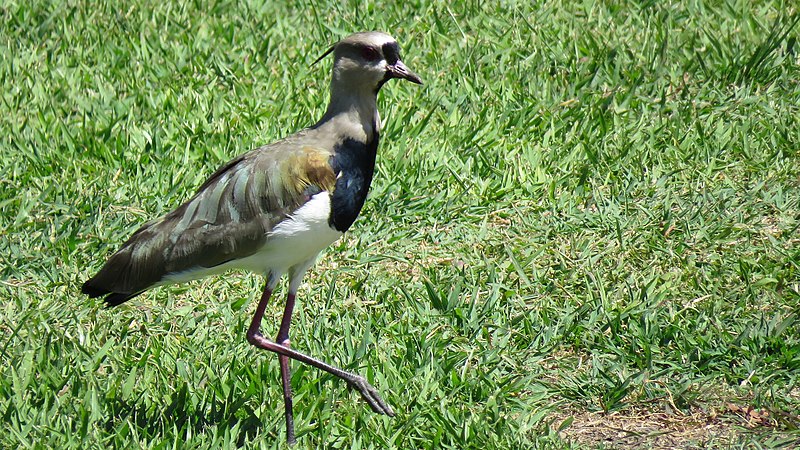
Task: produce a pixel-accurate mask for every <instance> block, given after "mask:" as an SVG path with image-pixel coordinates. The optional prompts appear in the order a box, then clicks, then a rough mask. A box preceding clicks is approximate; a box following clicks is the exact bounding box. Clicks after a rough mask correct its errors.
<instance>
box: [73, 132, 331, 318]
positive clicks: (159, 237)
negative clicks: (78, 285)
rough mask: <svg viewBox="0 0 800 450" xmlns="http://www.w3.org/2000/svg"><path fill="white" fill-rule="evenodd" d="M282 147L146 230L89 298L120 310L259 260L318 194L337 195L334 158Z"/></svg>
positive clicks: (235, 164)
mask: <svg viewBox="0 0 800 450" xmlns="http://www.w3.org/2000/svg"><path fill="white" fill-rule="evenodd" d="M278 144H280V143H278ZM278 144H273V145H271V146H267V147H262V148H259V149H256V150H254V151H252V152H250V153H246V154H244V155H241V156H239V157H237V158H235V159H233V160H232V161H230V162H229V163H227V164H226V165H224V166H223V167H221V168H220V169H218V170H217V171H216V172H214V173H213V174H212V175H211V176H210V177H209V178H208V180H206V182H205V183H203V185H202V186H200V188H199V189H198V191H197V193H196V194H195V195H194V196H193V197H192V198H191V199H189V200H188V201H187V202H186V203H184V204H182V205H181V206H179V207H178V208H177V209H175V210H174V211H172V212H170V213H169V214H167V215H165V216H163V217H161V218H160V219H156V220H154V221H151V222H148V223H146V224H145V225H144V226H142V227H141V228H140V229H139V230H137V231H136V232H135V233H134V234H133V235H132V236H131V237H130V239H128V241H126V242H125V243H124V244H123V245H122V247H121V248H120V250H119V251H118V252H117V253H115V254H114V255H112V256H111V258H109V260H108V261H107V262H106V264H105V265H104V266H103V267H102V268H101V269H100V271H99V272H98V273H97V274H96V275H95V276H94V277H93V278H91V279H90V280H89V281H87V282H86V283H85V284H84V285H83V292H84V293H86V294H89V295H91V296H94V297H97V296H101V295H106V294H112V295H109V297H107V298H106V300H113V301H114V303H115V304H118V303H121V302H124V301H126V300H128V299H129V298H131V297H133V296H135V295H137V294H138V293H140V292H142V291H144V290H146V289H148V288H149V287H152V286H153V285H156V284H159V283H160V282H161V281H162V280H164V277H165V276H167V275H169V274H172V273H179V272H184V271H188V270H192V269H195V268H211V267H215V266H217V265H220V264H223V263H225V262H228V261H231V260H234V259H239V258H244V257H247V256H249V255H252V254H253V253H255V252H257V251H258V249H259V248H260V247H261V246H263V245H264V244H265V243H266V241H267V239H268V236H269V232H270V231H271V230H272V229H273V228H274V227H275V225H277V224H278V223H279V222H280V221H282V220H283V219H284V218H286V217H287V216H288V215H290V214H292V213H293V212H294V211H295V210H296V209H298V208H299V207H301V206H302V205H303V204H304V203H305V202H307V201H308V200H309V199H310V197H311V195H313V194H314V193H317V192H320V191H324V190H327V191H329V192H332V191H333V187H334V185H335V183H336V175H335V173H334V172H333V169H332V168H331V166H330V163H329V161H330V153H329V152H326V151H324V150H320V149H318V148H314V147H310V146H288V145H286V143H285V142H284V143H283V144H284V145H278ZM287 147H289V148H287ZM112 297H113V298H112Z"/></svg>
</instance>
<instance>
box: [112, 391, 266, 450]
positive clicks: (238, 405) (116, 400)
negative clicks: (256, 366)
mask: <svg viewBox="0 0 800 450" xmlns="http://www.w3.org/2000/svg"><path fill="white" fill-rule="evenodd" d="M247 399H248V397H247V396H245V395H239V396H237V398H230V397H229V398H227V399H221V398H219V397H217V396H216V395H214V394H212V395H210V396H208V397H205V398H203V399H202V400H201V401H199V402H197V404H196V405H195V404H194V403H193V402H192V400H191V399H190V398H189V391H188V388H187V386H186V385H185V384H184V385H182V386H181V387H180V388H179V389H178V390H177V391H175V392H174V393H172V394H171V395H170V399H169V402H168V403H166V404H165V403H163V402H148V401H146V400H144V399H143V398H142V396H140V397H139V398H134V399H131V398H128V399H123V398H122V397H120V396H110V397H107V398H106V402H107V403H106V405H107V408H108V412H109V415H108V416H107V417H108V418H107V420H106V421H105V422H104V424H103V425H104V428H105V429H106V431H108V432H109V433H112V434H113V433H118V432H119V431H120V426H121V425H122V424H123V423H125V422H126V421H128V422H130V423H131V425H132V426H135V427H136V430H137V432H138V433H139V434H140V435H146V436H148V437H151V438H155V437H159V436H161V437H163V436H164V434H165V432H170V433H173V432H174V433H178V434H182V433H183V432H184V431H185V430H191V431H192V433H191V434H192V435H195V436H196V435H199V434H203V433H207V432H208V431H209V429H213V428H219V427H225V428H228V429H233V428H234V425H237V424H238V425H239V426H238V429H237V432H238V435H237V436H235V437H236V442H237V445H238V446H243V445H245V444H246V443H247V442H248V441H250V440H252V439H253V438H254V437H255V436H256V435H258V434H260V433H261V431H262V430H263V428H264V424H263V422H262V420H261V419H260V418H259V417H258V416H257V415H256V414H255V412H254V411H253V409H252V408H250V407H249V406H248V405H247V403H246V402H247ZM173 430H176V431H173ZM143 437H144V436H143Z"/></svg>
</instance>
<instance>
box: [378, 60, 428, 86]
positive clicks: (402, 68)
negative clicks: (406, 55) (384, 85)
mask: <svg viewBox="0 0 800 450" xmlns="http://www.w3.org/2000/svg"><path fill="white" fill-rule="evenodd" d="M386 72H387V74H388V75H389V77H390V78H402V79H404V80H408V81H410V82H412V83H416V84H422V78H420V77H419V75H417V74H415V73H414V72H412V71H411V70H410V69H409V68H408V67H406V65H405V64H403V61H400V60H399V59H398V60H397V62H395V63H394V64H391V65H389V66H387V67H386Z"/></svg>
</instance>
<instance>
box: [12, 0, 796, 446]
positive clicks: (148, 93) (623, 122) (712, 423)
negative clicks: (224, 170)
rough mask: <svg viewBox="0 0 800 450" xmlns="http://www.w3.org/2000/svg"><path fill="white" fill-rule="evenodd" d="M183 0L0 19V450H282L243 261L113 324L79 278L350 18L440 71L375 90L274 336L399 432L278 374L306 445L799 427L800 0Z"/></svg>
mask: <svg viewBox="0 0 800 450" xmlns="http://www.w3.org/2000/svg"><path fill="white" fill-rule="evenodd" d="M182 3H185V5H183V6H179V5H178V4H177V3H176V4H172V3H171V2H163V1H151V0H126V1H123V2H119V3H118V2H91V3H90V2H79V1H75V2H57V1H53V2H50V1H36V0H35V1H28V2H19V1H16V2H15V1H4V2H2V6H0V23H2V25H0V84H2V88H1V89H0V100H1V101H0V174H2V175H1V176H0V300H1V301H0V331H1V333H0V418H1V420H0V448H20V447H23V448H81V449H85V448H108V447H120V448H135V447H144V448H220V447H232V446H236V445H246V446H248V447H253V448H282V447H284V446H285V444H284V442H285V434H284V430H283V416H282V397H281V389H280V382H279V374H278V361H277V358H276V357H275V356H274V355H272V354H265V353H264V352H260V351H257V350H255V349H254V348H252V347H251V346H249V345H248V344H247V343H246V341H245V337H244V333H245V330H246V327H247V324H248V323H249V320H250V317H251V314H252V311H253V308H254V307H255V303H256V300H257V298H258V295H259V292H260V287H261V284H262V282H263V281H262V280H261V279H260V278H259V277H257V276H254V275H250V274H243V273H231V274H227V275H224V276H219V277H215V278H209V279H206V280H203V281H199V282H193V283H190V284H187V285H182V286H179V287H172V288H161V289H156V290H153V291H151V292H148V293H147V294H145V295H143V296H141V297H139V298H137V299H136V300H134V301H131V302H130V303H128V304H126V305H125V306H122V307H120V308H117V309H113V310H106V309H103V308H102V306H101V304H100V303H99V302H96V301H92V300H89V299H87V298H85V297H84V296H82V295H81V294H80V292H79V287H80V283H82V282H83V280H85V279H86V278H87V277H88V276H90V275H91V274H93V273H94V271H95V270H97V269H98V268H99V266H100V265H101V264H102V262H103V261H104V259H105V258H106V257H107V256H108V255H110V253H111V252H113V251H114V250H115V249H116V248H117V246H118V245H119V244H120V243H121V242H122V241H123V240H124V239H125V238H126V237H127V236H129V235H130V233H131V232H132V231H133V230H134V229H135V228H136V227H137V226H138V225H140V224H141V223H143V222H144V221H146V220H149V219H151V218H154V217H156V216H158V215H161V214H163V213H165V212H167V211H169V210H170V209H171V208H173V207H175V206H177V205H178V204H179V203H181V202H182V201H183V200H185V199H186V198H187V197H188V196H189V195H191V193H192V192H193V191H194V189H196V187H197V186H198V185H199V184H200V183H201V182H202V181H203V180H204V179H205V177H207V176H208V175H209V174H211V172H212V171H213V170H214V169H215V168H216V167H218V166H219V165H220V164H223V163H224V162H225V161H226V160H228V159H229V158H231V157H233V156H234V155H237V154H239V153H241V152H244V151H246V150H248V149H251V148H254V147H256V146H258V145H260V144H263V143H266V142H270V141H272V140H275V139H277V138H279V137H281V136H284V135H286V134H288V133H290V132H292V131H295V130H297V129H299V128H302V127H304V126H307V125H309V124H310V123H311V122H312V121H313V120H315V118H317V117H319V116H320V115H321V113H322V111H323V110H324V107H325V104H326V102H327V96H328V93H327V86H328V79H329V72H328V71H329V70H330V62H329V61H326V62H324V63H321V64H319V65H316V66H310V63H311V62H312V61H313V60H314V59H315V58H316V57H317V56H318V55H319V54H321V53H322V52H323V51H324V50H325V49H326V48H327V46H328V45H329V44H330V43H332V42H333V41H335V40H336V38H338V37H341V36H342V35H343V34H346V33H348V32H350V31H357V30H364V29H382V30H387V31H389V32H390V33H391V34H393V35H394V36H395V37H396V38H397V39H398V40H399V41H400V43H401V46H402V47H403V52H404V56H405V57H404V59H405V61H406V63H407V64H408V65H409V67H411V68H412V69H413V70H415V71H416V72H417V73H419V74H420V75H421V76H422V77H423V79H424V80H425V83H426V84H425V86H423V87H422V88H419V87H417V86H413V85H410V84H408V83H398V82H395V83H391V84H389V85H388V86H387V88H386V89H384V91H383V92H382V94H381V100H380V105H381V113H382V116H383V118H384V133H383V140H382V142H381V146H380V150H379V152H380V155H379V161H378V169H377V170H378V173H377V175H376V179H375V183H374V185H373V188H372V191H371V194H370V198H369V200H368V202H367V206H366V207H365V210H364V211H363V213H362V216H361V217H360V218H359V220H358V221H357V222H356V224H355V226H354V227H353V229H352V231H351V232H349V233H348V235H347V236H346V237H345V238H344V239H342V240H341V241H340V242H338V243H336V244H334V246H332V247H331V248H330V249H329V250H328V251H327V252H326V253H325V254H324V256H323V257H322V258H321V261H320V262H319V264H318V265H317V267H316V268H315V269H314V270H312V272H310V273H309V275H308V276H307V278H306V284H305V286H304V287H303V288H302V289H301V292H300V295H299V300H300V306H299V307H298V308H297V310H296V312H295V322H294V326H293V331H292V342H293V345H294V346H295V347H296V348H299V349H302V350H304V351H307V352H308V353H310V354H312V355H316V356H319V357H322V358H323V359H325V360H327V361H330V362H332V363H334V364H337V365H340V366H343V367H345V368H347V369H349V370H353V371H357V372H360V373H363V374H365V375H366V376H367V377H368V378H369V379H370V380H371V381H373V382H374V384H375V385H376V386H377V387H378V388H379V390H381V391H382V392H383V394H384V398H385V399H386V400H387V401H388V402H389V403H390V404H392V405H393V407H394V409H395V410H396V411H397V413H398V414H397V417H396V418H394V419H389V418H386V417H382V416H376V415H374V414H372V413H371V412H370V411H369V410H368V408H366V407H365V405H364V404H363V403H362V402H361V401H360V400H359V399H358V395H357V394H356V393H353V392H348V390H347V389H346V386H345V385H344V384H343V383H342V382H340V381H338V380H335V379H333V378H332V377H330V376H328V375H325V374H323V373H321V372H319V371H317V370H314V369H311V368H307V367H304V366H302V365H300V364H297V363H295V364H294V365H293V367H294V369H295V373H294V377H293V385H294V388H295V395H296V398H295V414H296V419H295V420H296V424H297V430H298V439H299V448H321V447H324V448H350V449H356V448H397V449H406V448H437V449H438V448H481V449H490V448H491V449H494V448H530V447H547V448H587V447H589V448H598V447H605V448H608V447H644V448H650V447H653V448H660V447H659V446H664V445H667V446H669V445H670V444H669V442H673V444H671V445H674V446H678V447H693V446H695V447H713V448H741V447H745V448H746V447H759V448H765V447H781V446H791V445H792V443H794V444H796V443H797V442H798V441H800V431H798V427H800V416H799V415H798V413H797V411H798V410H800V385H798V383H799V382H800V245H798V244H800V126H799V125H798V124H800V106H799V105H800V82H798V80H800V57H799V56H798V52H799V51H800V46H798V45H797V38H798V36H799V35H800V25H798V20H799V19H800V15H798V11H797V9H796V7H792V6H791V5H792V2H781V1H771V2H770V1H760V2H749V1H744V0H742V1H740V0H728V1H722V2H701V1H687V2H648V1H642V2H633V1H630V2H612V1H609V2H595V1H584V2H572V1H554V2H530V1H522V2H515V1H507V2H460V3H451V4H450V6H449V7H448V6H445V5H446V4H447V3H446V2H435V3H428V2H388V3H387V2H377V3H375V2H371V1H367V2H338V1H328V2H323V1H319V2H308V1H298V2H287V3H283V2H255V1H250V2H233V1H225V0H220V1H204V0H198V1H195V2H182ZM279 295H280V298H281V299H282V296H283V295H284V294H283V291H281V292H280V293H279ZM281 310H282V301H276V302H275V304H274V306H273V307H272V308H271V309H269V310H268V317H267V318H266V320H265V329H264V331H265V333H267V334H270V335H273V334H275V333H276V331H277V321H278V320H279V317H280V313H281ZM653 423H655V425H654V426H650V427H649V428H648V425H647V424H653ZM676 424H677V425H676ZM620 430H627V433H625V432H621V431H620ZM682 430H683V431H682ZM685 430H689V431H690V432H688V433H687V432H685ZM709 430H710V431H709ZM692 431H694V433H692ZM665 442H666V444H665ZM676 442H677V444H675V443H676Z"/></svg>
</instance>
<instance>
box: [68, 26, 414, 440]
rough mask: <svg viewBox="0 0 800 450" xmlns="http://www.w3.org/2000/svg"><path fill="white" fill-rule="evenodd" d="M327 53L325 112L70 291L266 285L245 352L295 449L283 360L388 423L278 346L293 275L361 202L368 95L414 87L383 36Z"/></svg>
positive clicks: (371, 397) (371, 103)
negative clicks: (211, 279)
mask: <svg viewBox="0 0 800 450" xmlns="http://www.w3.org/2000/svg"><path fill="white" fill-rule="evenodd" d="M331 52H333V56H334V63H333V79H332V81H331V96H330V103H329V105H328V109H327V110H326V111H325V115H323V116H322V119H320V121H319V122H317V123H316V124H315V125H313V126H311V127H309V128H306V129H304V130H302V131H299V132H298V133H296V134H293V135H291V136H288V137H286V138H284V139H282V140H280V141H277V142H275V143H272V144H269V145H265V146H263V147H260V148H257V149H255V150H252V151H250V152H249V153H245V154H243V155H241V156H239V157H237V158H235V159H233V160H232V161H230V162H229V163H227V164H225V165H224V166H222V167H221V168H220V169H219V170H217V171H216V172H215V173H214V174H212V175H211V177H210V178H209V179H208V180H206V182H205V183H203V185H202V186H200V189H198V191H197V193H196V194H195V195H194V196H193V197H192V198H191V199H189V201H187V202H186V203H184V204H182V205H181V206H179V207H178V208H177V209H176V210H174V211H172V212H170V213H169V214H167V215H165V216H163V217H161V218H160V219H156V220H153V221H151V222H148V223H146V224H144V225H143V226H142V227H141V228H139V230H137V231H136V232H135V233H133V236H131V237H130V239H128V241H127V242H125V243H124V244H122V248H121V249H120V250H119V251H118V252H117V253H115V254H114V255H112V256H111V258H109V259H108V261H107V262H106V263H105V265H104V266H103V267H102V268H101V269H100V271H99V272H98V273H97V274H96V275H95V276H94V277H92V278H91V279H90V280H89V281H87V282H86V283H84V284H83V289H82V291H83V293H84V294H87V295H89V296H90V297H104V298H105V302H106V304H107V306H116V305H119V304H120V303H123V302H125V301H128V300H130V299H131V298H133V297H135V296H137V295H139V294H141V293H142V292H144V291H146V290H148V289H150V288H153V287H156V286H163V285H167V284H172V283H179V282H184V281H188V280H194V279H197V278H201V277H205V276H208V275H211V274H217V273H220V272H224V271H226V270H228V269H246V270H249V271H252V272H257V273H261V274H264V275H265V277H266V285H265V287H264V292H263V294H262V295H261V300H260V301H259V303H258V306H257V307H256V311H255V315H254V316H253V321H252V323H251V324H250V328H249V329H248V330H247V340H248V342H250V343H251V344H252V345H254V346H256V347H259V348H262V349H265V350H269V351H272V352H275V353H277V354H278V355H279V356H278V357H279V360H280V367H281V380H282V382H283V396H284V403H285V415H286V435H287V440H288V441H289V443H293V442H295V435H294V424H293V415H292V389H291V385H290V380H291V376H290V375H291V371H290V367H289V358H292V359H296V360H298V361H302V362H304V363H306V364H310V365H312V366H314V367H317V368H319V369H321V370H324V371H326V372H329V373H331V374H333V375H335V376H337V377H339V378H341V379H343V380H345V381H346V382H347V384H348V385H349V386H350V387H352V388H354V389H357V390H358V391H359V392H360V393H361V396H362V397H363V398H364V400H365V401H366V402H367V404H368V405H369V406H370V407H371V408H372V410H373V411H375V412H376V413H379V414H386V415H389V416H393V415H394V412H393V411H392V408H390V407H389V405H387V404H386V402H384V401H383V399H381V397H380V395H379V394H378V391H377V390H376V389H375V388H374V387H373V386H372V385H370V384H369V383H368V382H367V380H366V379H365V378H364V377H362V376H360V375H357V374H354V373H349V372H345V371H344V370H342V369H339V368H337V367H334V366H331V365H329V364H326V363H324V362H322V361H320V360H318V359H315V358H313V357H311V356H308V355H305V354H303V353H301V352H299V351H297V350H293V349H292V348H290V345H289V326H290V324H291V319H292V310H293V308H294V304H295V295H296V294H297V289H298V287H299V286H300V281H301V280H302V278H303V275H304V274H305V273H306V271H307V270H308V269H309V268H310V267H311V266H312V265H313V264H314V262H315V260H316V259H317V256H318V255H319V253H320V252H321V251H322V250H323V249H324V248H325V247H327V246H328V245H330V244H331V243H332V242H334V241H335V240H336V239H338V238H339V237H341V236H342V234H343V233H344V232H345V231H347V230H348V229H349V228H350V226H351V225H352V224H353V221H355V219H356V216H358V213H359V212H360V211H361V207H362V206H363V205H364V200H365V199H366V197H367V191H369V187H370V184H371V182H372V176H373V172H374V167H375V156H376V152H377V148H378V137H379V134H380V126H381V125H380V117H379V115H378V109H377V104H376V101H377V95H378V91H379V90H380V89H381V87H382V86H383V85H384V83H386V82H387V81H389V80H391V79H392V78H401V79H404V80H408V81H411V82H412V83H416V84H422V80H421V79H420V77H419V76H418V75H417V74H415V73H414V72H412V71H411V70H409V69H408V68H407V67H406V66H405V64H403V61H401V60H400V49H399V46H398V45H397V42H396V41H395V40H394V39H393V38H392V37H391V36H389V35H386V34H384V33H379V32H362V33H355V34H352V35H350V36H348V37H346V38H344V39H342V40H341V41H339V42H338V43H336V44H335V45H334V46H333V47H331V48H330V49H329V50H328V51H327V52H325V54H323V55H322V56H321V57H320V59H322V58H323V57H325V56H326V55H328V54H329V53H331ZM317 61H319V59H318V60H317ZM284 274H288V275H289V293H288V296H287V299H286V306H285V309H284V312H283V319H282V320H281V324H280V328H279V331H278V336H277V338H276V340H275V341H274V342H273V341H271V340H269V339H267V338H265V337H264V336H263V335H262V334H261V331H260V325H261V319H262V317H263V315H264V309H265V308H266V306H267V302H268V301H269V298H270V295H271V294H272V291H273V289H274V288H275V286H276V284H277V283H278V281H279V280H280V278H281V277H282V276H283V275H284Z"/></svg>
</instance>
